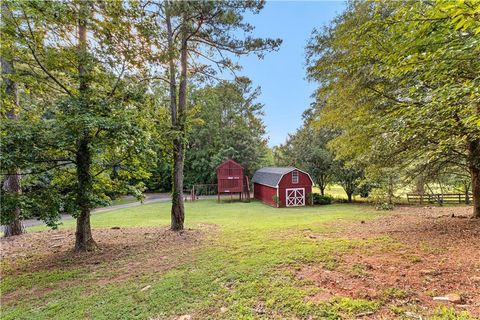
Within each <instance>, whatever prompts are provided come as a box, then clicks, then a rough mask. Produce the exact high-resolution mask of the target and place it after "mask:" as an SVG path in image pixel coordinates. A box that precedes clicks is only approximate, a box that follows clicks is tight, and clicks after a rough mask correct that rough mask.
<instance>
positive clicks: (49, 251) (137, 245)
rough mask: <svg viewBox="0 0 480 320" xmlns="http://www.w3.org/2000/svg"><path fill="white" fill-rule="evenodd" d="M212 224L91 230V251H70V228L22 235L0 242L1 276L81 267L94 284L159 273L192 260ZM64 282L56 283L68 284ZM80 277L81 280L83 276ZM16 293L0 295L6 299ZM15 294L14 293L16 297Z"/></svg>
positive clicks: (71, 235)
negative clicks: (178, 229)
mask: <svg viewBox="0 0 480 320" xmlns="http://www.w3.org/2000/svg"><path fill="white" fill-rule="evenodd" d="M214 229H215V226H213V225H206V224H204V225H200V226H198V229H195V230H192V229H188V230H184V231H182V232H172V231H170V230H168V229H166V228H158V227H148V228H111V229H93V238H94V239H95V241H96V242H97V244H98V250H96V251H94V252H81V253H79V252H74V251H73V249H72V248H73V246H74V241H75V240H74V238H75V234H74V231H72V230H55V231H46V232H34V233H27V234H24V235H21V236H16V237H11V238H2V239H1V240H0V245H1V251H0V257H1V260H2V270H1V271H2V277H4V276H15V275H20V274H25V273H34V272H48V271H52V270H63V271H65V270H73V269H82V270H83V271H84V272H85V273H87V274H88V275H89V279H90V280H89V281H92V283H95V284H109V283H113V282H119V281H125V280H128V279H131V278H137V277H141V276H143V275H145V274H149V273H155V272H164V271H166V270H168V269H171V268H173V267H175V266H176V265H178V264H179V263H180V262H184V261H188V260H189V259H192V255H191V253H192V251H193V250H195V249H196V248H198V247H200V246H201V245H202V244H204V243H205V242H206V241H208V240H207V237H206V235H207V233H212V232H214ZM71 281H75V280H71V279H70V280H67V281H61V282H59V283H58V286H65V285H68V284H69V282H70V284H73V283H71ZM82 281H85V279H83V280H82ZM48 291H50V290H39V289H38V288H33V289H32V290H29V294H35V295H42V294H45V293H46V292H48ZM18 294H21V292H15V291H14V292H10V293H7V294H4V295H3V296H2V302H6V303H8V301H9V300H12V299H13V298H15V297H16V296H18ZM10 298H12V299H10ZM17 298H18V297H17Z"/></svg>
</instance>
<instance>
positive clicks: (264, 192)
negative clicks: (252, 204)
mask: <svg viewBox="0 0 480 320" xmlns="http://www.w3.org/2000/svg"><path fill="white" fill-rule="evenodd" d="M276 195H277V189H276V188H273V187H269V186H266V185H263V184H258V183H254V184H253V197H254V198H255V199H258V200H260V201H262V202H263V203H266V204H269V205H271V206H274V207H275V206H276V204H275V201H274V200H273V197H274V196H276Z"/></svg>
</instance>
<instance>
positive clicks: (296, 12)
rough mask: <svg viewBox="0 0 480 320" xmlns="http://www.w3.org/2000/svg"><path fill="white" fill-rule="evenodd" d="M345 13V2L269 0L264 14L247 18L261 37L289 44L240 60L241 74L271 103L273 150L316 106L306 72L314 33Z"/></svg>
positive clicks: (268, 111) (269, 118) (267, 108)
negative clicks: (307, 50) (308, 45)
mask: <svg viewBox="0 0 480 320" xmlns="http://www.w3.org/2000/svg"><path fill="white" fill-rule="evenodd" d="M344 8H345V2H344V1H267V3H266V5H265V8H264V9H263V10H262V11H261V12H260V14H258V15H252V16H248V17H247V18H246V20H247V21H248V22H250V23H251V24H253V25H254V26H255V32H254V35H255V36H259V37H270V38H281V39H283V44H282V46H281V47H280V50H279V51H278V52H273V53H269V54H267V55H266V56H265V58H264V59H263V60H258V59H257V58H256V57H255V56H249V57H242V58H241V59H240V64H241V65H242V66H243V70H242V72H240V74H241V75H245V76H248V77H249V78H250V79H252V81H253V84H254V85H255V86H260V87H261V88H262V95H261V96H260V98H259V99H258V101H259V102H261V103H263V104H265V107H264V111H265V117H264V121H265V124H266V126H267V135H268V136H269V138H270V143H269V144H270V146H274V145H278V144H280V143H282V142H284V141H285V139H286V137H287V135H288V133H293V132H294V131H295V130H296V129H297V128H298V127H299V126H300V125H301V123H302V119H301V115H302V113H303V111H304V110H305V109H306V108H307V107H308V106H309V105H310V103H311V102H312V101H313V99H312V98H311V95H312V93H313V92H314V90H315V84H314V83H309V82H308V81H307V80H306V79H305V67H304V62H305V45H306V43H307V40H308V38H309V36H310V34H311V32H312V30H313V29H314V28H315V27H321V26H323V25H325V24H328V23H329V22H330V21H331V20H332V19H333V18H334V17H335V16H336V15H337V14H339V13H341V12H342V11H343V9H344Z"/></svg>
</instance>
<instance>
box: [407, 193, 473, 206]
mask: <svg viewBox="0 0 480 320" xmlns="http://www.w3.org/2000/svg"><path fill="white" fill-rule="evenodd" d="M471 198H472V194H471V193H468V194H465V193H433V194H420V193H407V200H408V203H420V204H423V203H438V204H448V203H466V204H469V203H470V199H471Z"/></svg>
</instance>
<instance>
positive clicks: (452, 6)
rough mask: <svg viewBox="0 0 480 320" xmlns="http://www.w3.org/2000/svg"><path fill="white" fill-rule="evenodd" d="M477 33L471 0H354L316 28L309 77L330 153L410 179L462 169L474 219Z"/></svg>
mask: <svg viewBox="0 0 480 320" xmlns="http://www.w3.org/2000/svg"><path fill="white" fill-rule="evenodd" d="M479 30H480V20H479V19H478V3H476V2H475V1H461V2H451V1H443V0H442V1H436V2H433V3H432V2H424V1H410V0H405V1H394V2H391V1H363V2H357V1H352V2H350V3H349V5H348V8H347V10H346V11H345V13H343V14H342V15H340V16H339V17H338V18H337V19H335V21H334V23H333V24H332V25H331V26H330V27H326V28H324V29H323V30H319V31H316V32H315V33H314V34H313V36H312V39H311V41H310V43H309V45H308V48H307V64H308V66H309V67H308V75H309V77H310V78H311V79H315V80H317V81H318V82H319V84H320V87H319V89H318V91H317V96H318V99H319V101H322V103H323V101H326V106H325V107H324V108H323V109H322V111H321V119H322V120H321V121H322V122H323V123H329V124H333V125H336V126H337V127H338V128H340V129H341V132H342V134H341V135H340V136H339V137H338V138H336V139H335V141H334V142H333V144H332V146H333V147H334V148H335V152H336V153H337V155H339V157H341V158H347V159H354V160H355V161H359V162H361V163H367V164H369V165H374V166H378V167H381V166H384V167H388V166H392V165H395V166H397V167H398V168H399V169H401V170H402V171H403V172H405V173H408V174H411V175H412V174H413V175H414V174H415V173H414V172H413V171H412V170H411V169H412V168H422V164H423V165H427V166H437V165H442V166H448V167H458V166H464V167H465V168H467V169H468V170H469V172H470V176H471V180H472V191H473V199H474V201H473V202H474V204H473V216H474V217H477V218H478V217H480V183H479V182H478V181H480V179H479V174H480V171H479V169H480V160H479V159H480V153H479V152H480V151H479V150H480V147H479V143H480V125H479V124H480V108H479V101H480V95H479V92H478V87H480V83H479V81H480V80H479V78H478V76H477V75H478V74H479V72H480V60H479V58H478V57H479V56H480V46H479V43H480V42H479V36H480V33H479V32H480V31H479ZM346 114H348V115H349V117H345V115H346ZM412 164H413V165H412ZM417 173H418V172H417ZM412 178H413V176H412Z"/></svg>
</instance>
